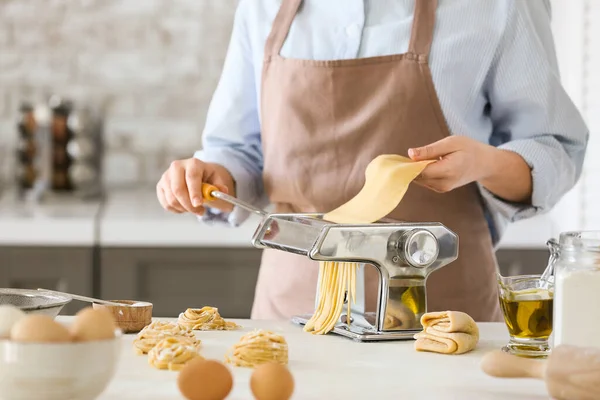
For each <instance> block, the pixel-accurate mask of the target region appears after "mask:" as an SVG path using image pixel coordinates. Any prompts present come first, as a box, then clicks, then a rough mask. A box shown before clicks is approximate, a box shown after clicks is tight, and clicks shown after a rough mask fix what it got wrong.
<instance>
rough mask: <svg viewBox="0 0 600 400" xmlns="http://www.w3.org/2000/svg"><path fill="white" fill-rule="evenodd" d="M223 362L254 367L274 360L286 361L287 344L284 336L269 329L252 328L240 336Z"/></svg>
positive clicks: (281, 362)
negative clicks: (252, 329)
mask: <svg viewBox="0 0 600 400" xmlns="http://www.w3.org/2000/svg"><path fill="white" fill-rule="evenodd" d="M225 362H227V363H229V364H233V365H235V366H238V367H254V366H257V365H260V364H265V363H269V362H276V363H278V364H283V365H286V364H287V363H288V344H287V342H286V340H285V338H284V337H283V336H281V335H277V334H275V333H273V332H271V331H265V330H254V331H252V332H250V333H247V334H246V335H244V336H242V337H241V339H240V341H239V342H238V343H236V344H235V345H234V346H233V347H232V348H231V349H230V350H229V352H228V354H227V355H226V356H225Z"/></svg>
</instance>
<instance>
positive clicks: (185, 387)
mask: <svg viewBox="0 0 600 400" xmlns="http://www.w3.org/2000/svg"><path fill="white" fill-rule="evenodd" d="M177 386H178V387H179V391H180V392H181V394H182V395H183V397H185V398H186V399H188V400H223V399H225V398H226V397H227V395H228V394H229V392H231V388H232V387H233V377H232V375H231V372H230V371H229V369H228V368H227V367H226V366H225V365H223V364H222V363H220V362H218V361H215V360H204V359H201V358H196V359H194V360H192V361H190V362H188V363H187V364H185V367H183V369H182V370H181V372H180V373H179V376H178V377H177Z"/></svg>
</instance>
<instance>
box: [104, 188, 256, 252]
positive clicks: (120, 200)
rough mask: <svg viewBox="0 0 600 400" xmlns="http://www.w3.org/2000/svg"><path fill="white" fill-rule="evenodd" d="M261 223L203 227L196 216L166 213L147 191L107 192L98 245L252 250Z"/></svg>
mask: <svg viewBox="0 0 600 400" xmlns="http://www.w3.org/2000/svg"><path fill="white" fill-rule="evenodd" d="M259 221H260V219H259V218H258V217H252V218H251V219H249V220H248V221H246V222H245V223H244V224H243V225H242V226H240V227H238V228H233V227H229V226H227V225H222V224H218V225H213V226H210V227H206V226H203V225H202V224H201V223H200V222H199V221H198V219H197V217H196V216H194V215H190V214H173V213H169V212H167V211H165V210H164V209H162V207H161V206H160V204H159V202H158V200H157V199H156V193H155V192H154V191H151V190H148V189H132V190H118V191H112V192H110V195H109V196H107V200H106V202H105V204H104V206H103V209H102V213H101V217H100V219H99V229H98V232H99V237H98V242H99V244H100V245H101V246H107V247H187V246H190V247H251V246H252V244H251V243H250V240H251V239H252V235H253V234H254V231H255V230H256V226H257V224H258V223H259Z"/></svg>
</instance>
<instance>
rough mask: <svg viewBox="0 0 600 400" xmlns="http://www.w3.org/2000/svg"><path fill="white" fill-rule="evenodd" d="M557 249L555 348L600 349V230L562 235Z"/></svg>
mask: <svg viewBox="0 0 600 400" xmlns="http://www.w3.org/2000/svg"><path fill="white" fill-rule="evenodd" d="M557 250H558V251H557V253H555V256H556V259H555V266H554V268H555V269H554V271H555V276H554V280H555V282H554V317H553V319H554V327H553V336H554V346H558V345H561V344H567V345H573V346H581V347H597V348H600V231H584V232H564V233H561V234H560V237H559V242H558V244H557Z"/></svg>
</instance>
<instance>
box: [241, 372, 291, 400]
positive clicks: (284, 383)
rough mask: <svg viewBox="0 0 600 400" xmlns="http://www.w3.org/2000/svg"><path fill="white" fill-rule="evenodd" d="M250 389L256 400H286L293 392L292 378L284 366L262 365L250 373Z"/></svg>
mask: <svg viewBox="0 0 600 400" xmlns="http://www.w3.org/2000/svg"><path fill="white" fill-rule="evenodd" d="M250 389H251V390H252V394H253V395H254V397H255V398H256V399H257V400H288V399H289V398H290V397H292V393H293V392H294V377H293V376H292V374H291V373H290V371H289V370H288V369H287V368H286V367H285V365H281V364H277V363H268V364H262V365H259V366H258V367H256V369H255V370H254V372H253V373H252V377H251V378H250Z"/></svg>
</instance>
